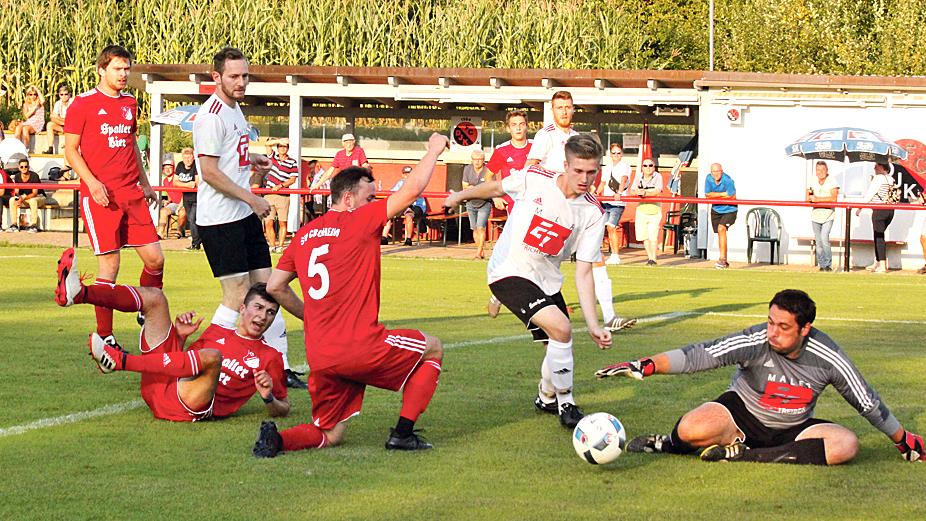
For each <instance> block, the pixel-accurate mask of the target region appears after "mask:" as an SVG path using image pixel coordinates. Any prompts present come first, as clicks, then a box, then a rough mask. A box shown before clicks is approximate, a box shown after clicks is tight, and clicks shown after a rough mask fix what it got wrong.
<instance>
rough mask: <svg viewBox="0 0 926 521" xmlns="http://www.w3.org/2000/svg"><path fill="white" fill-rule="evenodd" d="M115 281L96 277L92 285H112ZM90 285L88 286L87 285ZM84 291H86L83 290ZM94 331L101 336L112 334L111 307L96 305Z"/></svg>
mask: <svg viewBox="0 0 926 521" xmlns="http://www.w3.org/2000/svg"><path fill="white" fill-rule="evenodd" d="M115 282H116V281H114V280H107V279H101V278H97V279H96V281H95V282H94V283H93V284H94V286H95V285H97V284H103V285H106V284H108V285H110V286H111V285H113V284H115ZM88 287H90V286H88ZM84 293H86V292H84ZM95 311H96V332H97V334H99V335H100V336H101V337H103V338H106V337H108V336H109V335H111V334H113V310H112V308H108V307H103V306H96V309H95Z"/></svg>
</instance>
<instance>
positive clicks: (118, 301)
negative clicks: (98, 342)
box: [74, 282, 144, 337]
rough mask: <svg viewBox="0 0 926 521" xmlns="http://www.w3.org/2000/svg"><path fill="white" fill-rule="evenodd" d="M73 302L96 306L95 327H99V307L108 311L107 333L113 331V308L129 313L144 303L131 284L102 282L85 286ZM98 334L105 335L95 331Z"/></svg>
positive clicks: (139, 309)
mask: <svg viewBox="0 0 926 521" xmlns="http://www.w3.org/2000/svg"><path fill="white" fill-rule="evenodd" d="M74 302H76V303H78V304H93V305H94V306H96V307H97V308H96V309H97V329H99V328H100V325H99V322H100V320H99V317H100V312H99V310H100V309H106V310H108V311H109V334H111V333H112V332H113V310H114V309H115V310H116V311H124V312H126V313H130V312H132V311H141V308H142V305H143V304H144V303H143V301H142V298H141V295H139V294H138V290H137V289H135V288H133V287H131V286H122V285H120V284H110V283H104V284H100V283H99V282H98V283H97V284H94V285H92V286H85V287H84V290H83V291H81V292H80V293H78V294H77V297H75V298H74ZM97 333H99V335H100V336H103V337H105V336H106V335H104V334H103V333H101V332H100V331H97Z"/></svg>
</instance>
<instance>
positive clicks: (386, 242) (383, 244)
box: [379, 237, 389, 246]
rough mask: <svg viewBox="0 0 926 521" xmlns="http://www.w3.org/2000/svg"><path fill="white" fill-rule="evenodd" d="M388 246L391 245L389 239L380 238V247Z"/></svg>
mask: <svg viewBox="0 0 926 521" xmlns="http://www.w3.org/2000/svg"><path fill="white" fill-rule="evenodd" d="M387 244H389V237H380V238H379V245H380V246H385V245H387Z"/></svg>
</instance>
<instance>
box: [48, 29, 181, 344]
mask: <svg viewBox="0 0 926 521" xmlns="http://www.w3.org/2000/svg"><path fill="white" fill-rule="evenodd" d="M131 68H132V55H131V54H130V53H129V51H127V50H126V49H125V48H123V47H120V46H118V45H110V46H109V47H106V48H105V49H103V50H102V51H101V52H100V55H99V57H97V62H96V70H97V73H98V74H99V75H100V82H99V83H98V84H97V86H96V87H95V88H93V89H91V90H89V91H87V92H85V93H83V94H81V95H79V96H77V97H76V98H75V99H74V103H73V104H71V107H70V108H69V109H68V113H67V117H66V118H65V121H64V138H65V157H66V158H67V161H68V163H70V165H71V167H72V168H73V169H74V171H76V172H77V174H78V175H80V191H81V195H83V198H82V199H81V214H82V215H83V218H84V227H85V228H86V229H87V235H88V236H89V237H90V245H91V246H92V247H93V253H94V254H95V255H96V256H97V260H98V261H99V270H98V271H97V278H96V283H97V284H114V283H115V282H116V277H117V275H118V274H119V262H120V256H119V250H120V249H122V248H124V247H126V246H130V247H133V248H135V251H136V252H137V253H138V256H139V257H141V260H142V263H144V267H143V268H142V272H141V277H140V279H139V282H138V283H139V285H140V286H147V287H152V288H161V287H163V285H164V284H163V279H164V254H163V253H162V252H161V245H160V243H159V242H158V234H157V230H155V227H154V221H153V220H152V218H151V213H150V212H149V210H148V206H149V205H153V204H155V203H156V202H157V195H156V194H155V193H154V191H153V190H152V189H151V184H150V183H149V182H148V177H147V176H146V175H145V172H144V170H143V169H142V161H141V153H140V152H139V150H138V146H137V145H136V143H135V131H136V130H137V123H138V117H137V116H138V106H137V103H136V102H135V97H134V96H132V95H131V94H128V93H126V92H123V89H125V87H126V85H127V83H128V78H129V72H130V70H131ZM96 331H97V333H98V334H99V335H100V337H102V338H103V339H104V341H105V342H106V343H107V344H109V345H110V346H118V344H117V342H116V339H115V337H114V336H113V311H112V310H111V309H107V308H105V307H97V308H96Z"/></svg>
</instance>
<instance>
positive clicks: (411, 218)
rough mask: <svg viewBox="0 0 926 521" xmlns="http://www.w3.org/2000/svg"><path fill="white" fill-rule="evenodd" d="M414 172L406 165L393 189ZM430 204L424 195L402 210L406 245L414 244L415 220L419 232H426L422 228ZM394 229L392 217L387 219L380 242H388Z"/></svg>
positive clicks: (399, 186) (402, 183) (396, 189)
mask: <svg viewBox="0 0 926 521" xmlns="http://www.w3.org/2000/svg"><path fill="white" fill-rule="evenodd" d="M411 172H412V167H410V166H406V167H405V168H403V169H402V179H399V180H398V181H396V183H395V185H393V187H392V189H391V191H393V192H396V191H398V190H399V188H402V185H404V184H405V180H406V179H407V178H408V174H410V173H411ZM427 209H428V204H427V201H425V200H424V197H419V198H418V199H415V202H414V203H412V205H411V206H409V207H408V208H406V209H405V211H404V212H402V221H403V222H404V224H405V245H406V246H411V245H412V236H413V235H414V233H415V222H417V223H418V227H419V230H418V231H419V232H420V233H424V230H421V227H422V225H423V224H424V215H425V214H426V213H427ZM391 230H392V219H390V220H388V221H386V226H384V227H383V236H382V238H381V239H380V244H387V243H388V242H389V232H390V231H391Z"/></svg>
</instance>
